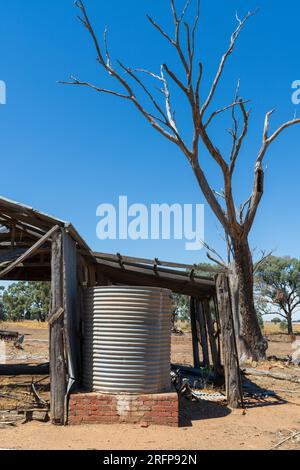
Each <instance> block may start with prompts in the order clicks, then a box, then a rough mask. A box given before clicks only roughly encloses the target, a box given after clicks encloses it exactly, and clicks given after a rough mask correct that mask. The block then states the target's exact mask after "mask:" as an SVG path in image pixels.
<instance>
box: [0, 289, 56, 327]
mask: <svg viewBox="0 0 300 470" xmlns="http://www.w3.org/2000/svg"><path fill="white" fill-rule="evenodd" d="M50 292H51V286H50V283H48V282H23V281H22V282H15V283H13V284H11V285H10V286H9V287H8V288H7V289H5V290H4V292H3V296H2V302H3V309H4V314H5V317H6V318H7V319H8V320H11V321H22V320H38V321H45V320H46V318H47V315H48V313H49V308H50Z"/></svg>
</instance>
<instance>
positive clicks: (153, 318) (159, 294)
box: [83, 286, 171, 393]
mask: <svg viewBox="0 0 300 470" xmlns="http://www.w3.org/2000/svg"><path fill="white" fill-rule="evenodd" d="M83 349H84V350H83V357H84V359H83V379H84V386H85V387H86V388H87V389H88V390H94V391H102V392H110V393H120V392H125V393H161V392H164V391H169V390H170V353H171V292H170V291H169V290H166V289H158V288H152V287H126V286H125V287H123V286H122V287H119V286H110V287H95V288H90V289H86V290H85V294H84V346H83Z"/></svg>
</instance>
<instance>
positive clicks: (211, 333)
mask: <svg viewBox="0 0 300 470" xmlns="http://www.w3.org/2000/svg"><path fill="white" fill-rule="evenodd" d="M202 304H203V311H204V316H205V319H206V323H207V332H208V338H209V344H210V351H211V357H212V362H213V368H214V373H215V375H216V376H217V375H219V374H220V371H221V361H220V356H219V352H218V346H217V338H216V332H215V328H214V322H213V318H212V314H211V309H210V305H209V299H204V300H203V302H202Z"/></svg>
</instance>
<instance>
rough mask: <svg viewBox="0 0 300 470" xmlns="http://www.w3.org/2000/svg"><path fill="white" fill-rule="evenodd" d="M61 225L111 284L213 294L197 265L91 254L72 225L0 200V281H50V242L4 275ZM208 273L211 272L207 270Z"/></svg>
mask: <svg viewBox="0 0 300 470" xmlns="http://www.w3.org/2000/svg"><path fill="white" fill-rule="evenodd" d="M57 225H58V226H60V227H62V228H64V229H65V231H66V232H67V233H69V234H70V236H71V237H72V238H73V239H74V240H75V241H76V242H77V245H78V247H79V249H80V250H81V253H82V254H84V255H86V256H88V258H89V260H90V261H91V262H92V263H93V264H95V266H97V271H98V272H100V273H101V274H102V275H103V276H104V277H106V278H107V279H108V280H109V281H110V282H112V283H118V284H130V285H144V286H145V285H148V286H157V287H165V288H168V289H171V290H173V291H174V292H178V293H182V294H187V295H212V294H213V292H214V289H215V283H214V280H213V279H212V277H205V276H199V275H197V274H195V266H191V265H186V264H179V263H171V262H167V261H160V260H158V259H154V260H149V259H143V258H132V257H126V256H121V255H119V254H117V255H112V254H107V253H98V252H92V251H91V250H90V248H89V246H88V245H87V244H86V242H85V241H84V240H83V238H82V237H81V236H80V235H79V233H78V232H77V230H76V229H75V228H74V227H73V225H72V224H71V223H70V222H67V221H65V220H61V219H58V218H56V217H53V216H51V215H48V214H45V213H43V212H40V211H38V210H36V209H34V208H32V207H30V206H27V205H25V204H21V203H19V202H15V201H12V200H10V199H7V198H4V197H0V278H2V279H11V280H30V281H39V280H40V281H42V280H50V278H51V242H50V241H49V240H47V241H46V242H45V243H44V244H43V246H42V247H41V248H40V249H39V251H38V253H35V254H34V255H33V256H32V257H31V258H30V259H29V260H26V263H21V264H20V265H18V266H16V268H15V269H13V270H12V271H10V272H9V274H8V275H7V276H1V270H3V269H4V268H5V267H6V266H7V265H8V264H9V263H11V262H13V261H15V260H16V259H18V257H19V256H20V255H22V253H24V252H26V250H28V249H29V247H31V246H32V245H33V244H34V243H36V242H37V240H38V239H41V238H42V237H43V236H44V235H45V234H47V233H48V232H49V230H51V229H52V228H53V227H54V226H57ZM208 271H209V269H208Z"/></svg>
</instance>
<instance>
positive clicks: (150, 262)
mask: <svg viewBox="0 0 300 470" xmlns="http://www.w3.org/2000/svg"><path fill="white" fill-rule="evenodd" d="M92 254H93V256H95V258H99V259H103V260H106V261H115V262H119V259H120V257H121V259H122V261H123V262H124V263H125V264H127V263H138V264H147V265H152V266H154V265H156V266H162V267H169V268H175V269H184V270H186V271H188V270H190V271H192V270H197V269H199V267H198V265H197V264H184V263H173V262H171V261H162V260H159V259H154V260H151V259H146V258H134V257H130V256H123V255H120V256H119V255H113V254H109V253H99V252H92ZM200 269H201V268H200ZM203 272H208V273H209V272H211V273H214V274H216V273H225V272H226V273H227V272H228V270H227V269H225V268H224V269H220V268H216V269H214V268H213V267H211V268H210V267H207V268H206V267H205V268H203ZM185 274H186V275H188V274H189V273H188V272H186V273H185Z"/></svg>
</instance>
